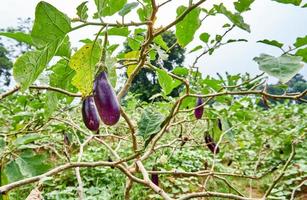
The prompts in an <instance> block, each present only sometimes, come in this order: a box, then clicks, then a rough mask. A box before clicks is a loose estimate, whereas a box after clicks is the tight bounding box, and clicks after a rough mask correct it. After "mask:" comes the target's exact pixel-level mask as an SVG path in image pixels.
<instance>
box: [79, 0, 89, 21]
mask: <svg viewBox="0 0 307 200" xmlns="http://www.w3.org/2000/svg"><path fill="white" fill-rule="evenodd" d="M87 3H88V2H87V1H84V2H82V3H81V4H80V5H79V6H78V7H77V15H78V17H79V18H80V19H81V20H84V21H86V20H87V18H88V15H87V11H88V8H87V5H86V4H87Z"/></svg>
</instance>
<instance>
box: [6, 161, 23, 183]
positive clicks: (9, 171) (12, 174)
mask: <svg viewBox="0 0 307 200" xmlns="http://www.w3.org/2000/svg"><path fill="white" fill-rule="evenodd" d="M2 173H3V176H4V177H1V180H2V182H3V183H4V184H7V183H12V182H15V181H18V180H20V179H22V178H23V175H22V173H21V172H20V169H19V166H18V165H17V163H16V162H15V161H14V160H12V161H10V162H9V163H7V164H6V165H5V166H4V168H3V172H2Z"/></svg>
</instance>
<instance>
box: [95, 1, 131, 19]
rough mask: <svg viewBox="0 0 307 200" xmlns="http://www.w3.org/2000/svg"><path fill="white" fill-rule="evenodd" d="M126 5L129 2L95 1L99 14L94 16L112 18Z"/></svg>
mask: <svg viewBox="0 0 307 200" xmlns="http://www.w3.org/2000/svg"><path fill="white" fill-rule="evenodd" d="M126 3H127V0H116V1H114V0H95V4H96V7H97V13H95V14H94V18H99V17H105V16H112V15H114V14H115V13H116V12H117V11H119V10H120V9H122V8H123V7H124V5H125V4H126Z"/></svg>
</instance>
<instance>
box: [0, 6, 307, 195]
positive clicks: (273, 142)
mask: <svg viewBox="0 0 307 200" xmlns="http://www.w3.org/2000/svg"><path fill="white" fill-rule="evenodd" d="M276 1H277V0H276ZM94 2H95V5H96V7H97V11H95V12H96V13H95V14H94V16H93V18H94V19H89V18H90V14H89V13H88V11H89V10H88V7H87V5H88V2H87V1H85V2H83V3H81V4H80V5H78V6H77V15H78V18H74V19H70V18H69V17H68V16H67V15H66V14H64V13H62V12H61V11H59V10H58V9H57V8H55V7H53V6H52V5H50V4H49V3H46V2H43V1H42V2H39V3H38V5H37V7H36V10H35V20H34V25H33V28H32V30H31V31H23V29H21V30H18V31H3V32H0V35H1V36H5V37H8V38H12V39H15V40H16V41H17V42H19V43H21V44H26V45H28V47H29V48H28V49H27V51H26V52H25V53H23V54H22V55H20V56H19V58H18V59H17V60H16V62H15V63H14V66H13V74H14V78H15V80H16V81H17V83H18V84H20V88H19V87H16V88H14V90H11V91H9V92H7V93H1V95H0V100H1V104H0V116H1V117H0V127H1V128H0V158H1V185H2V186H3V185H6V184H8V183H12V182H15V181H18V180H22V179H25V178H29V177H33V176H37V175H41V174H43V173H45V172H47V171H48V170H50V169H52V168H55V167H57V166H61V165H65V164H66V165H67V164H68V163H71V164H72V165H74V163H76V162H82V163H81V164H80V165H81V166H82V167H80V168H79V169H78V170H80V177H76V171H75V168H74V166H69V167H73V169H74V170H71V169H67V170H66V169H65V170H64V171H60V172H58V173H56V174H52V175H51V176H50V177H49V176H48V177H44V178H42V179H40V180H39V183H38V185H37V184H36V183H33V184H28V185H23V184H21V186H20V185H18V186H20V187H18V188H16V189H13V190H11V191H8V192H6V194H5V196H1V198H2V197H3V199H7V198H9V199H16V200H19V199H26V198H27V195H28V194H29V192H30V191H31V190H32V189H33V188H35V187H37V186H39V187H40V188H43V190H42V191H41V192H42V195H43V196H44V199H76V198H77V195H80V191H79V190H78V187H79V182H80V179H79V178H81V180H82V183H83V189H84V195H85V199H101V198H103V199H110V200H111V199H112V200H113V199H115V200H116V199H118V200H121V199H124V198H127V197H125V196H124V195H125V194H124V193H125V188H126V181H127V174H125V173H129V176H131V177H133V181H134V182H133V185H132V188H131V191H130V199H140V200H143V199H144V200H147V199H161V196H160V195H159V193H154V191H153V190H152V188H151V189H150V188H149V187H148V185H147V184H144V182H141V183H137V182H138V180H140V179H143V178H144V177H146V174H141V172H142V170H143V168H142V167H141V166H136V162H135V161H138V162H137V165H139V164H140V163H142V164H143V165H144V167H145V169H146V170H147V171H148V173H149V176H150V175H151V174H152V172H151V171H150V170H152V171H156V170H157V171H160V173H161V171H169V172H170V174H167V173H166V172H164V173H162V174H158V177H159V180H160V181H159V187H160V188H161V189H163V191H165V192H166V193H167V194H169V196H170V198H172V199H177V198H179V197H181V196H182V195H185V194H188V193H194V192H199V191H201V190H206V191H213V192H221V193H225V195H227V194H233V195H237V193H238V192H236V191H235V190H234V189H233V188H232V187H235V188H238V189H239V190H240V192H241V193H242V194H243V196H253V197H254V196H255V194H254V193H250V191H248V190H247V189H246V188H251V186H253V187H255V188H253V190H256V191H257V193H259V194H260V195H261V196H263V194H264V193H265V191H267V189H268V188H269V187H270V186H272V183H273V182H274V180H275V177H277V176H278V175H279V174H280V173H281V172H282V175H284V177H281V179H280V180H279V181H278V182H277V184H276V185H275V186H274V188H273V190H272V193H271V194H270V196H269V197H267V198H268V199H270V198H275V199H289V197H290V195H291V192H292V190H293V189H294V188H295V187H297V185H298V184H300V183H301V182H302V181H303V180H305V179H306V175H305V174H304V172H305V171H306V162H305V160H304V159H305V152H306V150H307V149H306V145H304V144H305V143H306V138H305V132H306V130H307V121H306V117H305V116H306V113H307V110H306V106H305V105H304V104H303V103H302V104H294V103H292V100H294V99H296V100H297V98H300V99H299V101H301V102H304V100H306V97H302V98H301V97H300V96H298V95H297V94H288V93H292V92H293V93H296V92H298V91H299V92H302V91H305V90H306V81H305V80H304V78H303V77H302V76H300V75H297V73H298V71H299V70H300V69H301V68H302V66H303V64H302V63H301V62H302V61H304V62H307V61H306V59H307V58H306V55H307V53H306V45H307V41H306V37H297V38H296V40H295V42H294V44H293V45H292V46H291V47H290V48H289V49H287V50H285V49H283V46H284V44H283V43H281V42H279V41H277V40H274V39H271V40H268V39H264V40H259V41H258V42H260V43H264V44H267V45H270V46H274V47H278V48H279V49H280V50H282V51H283V52H282V53H283V54H282V55H281V56H278V57H274V56H271V55H267V54H261V55H260V56H259V57H256V58H254V60H255V61H256V62H257V63H258V65H259V68H260V70H262V71H264V72H266V73H267V74H268V75H270V76H273V77H276V78H278V79H279V80H280V82H281V83H286V82H287V84H284V85H281V84H278V85H274V86H273V85H269V86H268V87H265V89H266V91H265V92H266V93H264V92H263V91H262V89H264V83H265V81H266V77H264V76H262V75H259V76H257V77H255V78H253V77H251V76H250V75H249V74H234V75H230V74H228V73H226V76H225V77H223V76H222V75H221V74H217V75H218V78H213V77H210V76H206V77H204V76H203V75H202V74H201V73H200V72H199V71H200V69H199V66H197V60H195V62H194V63H187V66H184V65H183V61H184V57H185V49H183V47H186V46H187V45H188V44H189V45H191V50H190V52H196V51H198V50H200V49H202V50H203V53H202V54H201V55H200V57H201V56H202V55H205V54H207V53H208V54H209V55H211V54H212V53H213V52H214V51H217V50H218V48H220V47H222V46H223V45H227V44H229V43H233V42H246V41H247V40H246V39H241V38H227V37H226V34H227V33H228V32H230V31H232V29H233V28H234V27H235V26H236V27H239V28H241V29H243V30H245V31H247V32H250V26H249V25H248V24H246V23H245V22H244V19H243V17H242V15H241V14H242V13H245V12H247V11H249V10H250V9H251V5H252V3H253V2H254V0H237V1H236V2H234V8H235V11H231V10H230V9H229V8H228V7H227V6H226V4H225V5H224V4H219V5H211V7H210V6H209V5H207V4H206V6H204V5H205V4H201V5H197V4H195V2H192V1H190V4H189V6H188V7H185V6H180V7H178V8H177V17H178V18H177V19H176V20H175V21H173V23H171V24H169V26H164V27H158V26H157V24H155V22H156V20H158V19H156V17H158V16H159V15H157V16H155V14H156V11H157V10H156V9H157V8H158V7H160V6H167V5H168V1H165V2H164V3H165V4H164V3H161V4H160V3H159V4H158V5H157V6H158V7H155V6H153V5H152V3H153V1H150V0H140V1H137V2H130V1H129V2H128V1H127V0H119V1H114V0H95V1H94ZM278 2H280V3H290V4H293V5H300V4H301V1H289V0H287V1H284V0H278ZM193 3H194V4H193ZM199 3H201V2H199ZM207 6H208V9H205V8H204V7H206V8H207ZM186 12H187V13H186ZM129 13H131V16H135V15H136V14H138V17H139V19H140V21H141V22H145V21H146V23H141V22H140V21H134V20H132V21H131V22H126V20H125V17H126V15H128V14H129ZM185 14H186V15H185ZM216 14H221V15H224V16H226V18H227V19H228V20H229V21H230V22H231V23H232V24H229V23H227V22H225V23H223V24H224V25H223V26H222V27H221V28H222V29H223V30H224V31H225V32H224V33H211V32H210V30H205V31H206V32H203V31H202V32H201V33H200V35H199V39H200V40H201V41H202V42H201V44H196V45H194V46H192V44H193V43H192V41H193V39H194V36H195V34H196V32H197V30H198V29H200V27H202V26H203V24H202V23H205V22H204V19H205V18H207V17H214V16H215V15H216ZM182 15H185V16H184V17H182ZM107 16H114V17H115V18H116V17H117V18H118V17H119V19H116V22H115V23H114V22H109V21H108V20H109V19H108V18H106V17H107ZM150 17H152V18H150ZM181 17H182V18H181ZM87 20H89V22H87ZM92 20H93V21H92ZM75 22H78V24H77V25H75V24H73V23H75ZM106 24H108V26H105V25H106ZM91 25H96V26H100V27H101V29H100V31H99V32H94V33H93V35H92V36H89V38H86V39H82V40H80V41H81V42H82V43H84V45H83V46H82V47H79V49H78V48H73V45H75V44H71V43H70V39H69V37H68V34H69V33H70V32H72V31H75V30H77V29H81V28H83V27H85V26H91ZM104 26H105V27H104ZM174 27H175V28H176V29H175V31H176V32H175V34H173V33H172V32H171V31H164V30H166V29H167V30H172V28H174ZM205 27H206V26H205ZM106 32H107V34H108V36H110V37H111V38H112V37H118V36H119V37H121V39H122V38H124V39H125V40H126V42H125V43H124V44H123V45H121V44H119V42H118V41H117V42H115V43H112V42H113V40H112V39H110V40H109V41H104V44H105V45H104V48H105V49H103V50H104V51H102V47H101V46H100V43H101V39H102V38H103V37H104V36H105V35H106ZM207 32H209V33H210V34H211V35H210V34H209V33H207ZM197 34H198V33H197ZM90 37H93V38H90ZM94 38H95V39H94ZM226 38H227V39H226ZM115 41H116V40H115ZM29 45H30V46H29ZM122 47H124V50H123V51H121V52H120V50H121V49H122ZM294 51H296V52H294ZM72 52H74V53H73V55H72V56H71V53H72ZM200 57H199V58H200ZM8 58H9V56H8V52H7V51H6V50H5V48H2V45H1V46H0V64H1V67H0V70H2V71H0V73H2V74H3V73H7V72H8V71H9V70H10V68H11V65H10V62H9V59H8ZM197 59H198V57H197ZM49 63H53V64H52V66H50V64H49ZM137 66H138V68H137V69H138V70H139V71H138V70H135V69H136V67H137ZM102 68H106V69H107V72H108V79H109V80H110V82H111V84H112V86H113V87H114V88H116V90H117V89H118V90H120V92H119V95H118V100H119V102H120V104H121V109H122V110H121V114H122V117H121V119H120V120H119V122H118V123H117V124H116V125H114V126H101V128H100V129H99V131H97V132H96V133H93V132H91V131H89V130H87V129H86V127H85V125H84V123H83V121H82V114H81V106H82V105H81V102H82V97H85V96H88V95H90V94H92V90H93V82H94V78H95V75H97V73H98V72H99V71H100V70H102ZM3 69H4V70H3ZM132 72H138V74H136V76H135V78H133V76H132ZM121 74H124V75H122V76H120V75H121ZM134 75H135V74H134ZM131 78H133V80H131ZM182 79H184V81H182ZM183 82H184V83H185V84H183ZM117 83H118V84H117ZM33 84H34V85H35V86H33ZM41 84H44V86H42V85H41ZM31 85H32V86H31ZM45 85H46V86H45ZM187 85H188V86H187ZM29 86H31V88H30V90H27V89H28V88H29ZM19 89H20V90H21V93H18V91H17V90H19ZM285 91H287V93H285ZM117 92H118V91H116V93H117ZM275 92H276V93H278V94H279V95H280V96H272V95H271V94H275ZM71 93H73V95H71ZM80 93H81V95H82V97H81V96H80V95H79V94H80ZM2 94H3V95H2ZM196 94H197V95H196ZM199 95H202V97H203V100H204V102H205V105H204V114H203V117H202V118H201V119H198V120H196V119H195V116H194V115H193V111H194V109H195V101H196V98H197V97H199ZM257 95H259V96H257ZM293 95H295V96H293ZM74 97H78V98H74ZM79 97H81V99H80V98H79ZM277 97H279V98H281V99H282V100H281V101H280V102H278V101H274V104H273V103H272V98H274V99H275V98H277ZM286 97H287V98H288V99H291V101H289V100H285V98H286ZM261 102H262V104H261ZM259 105H262V106H259ZM218 122H221V125H222V128H220V127H219V124H218ZM157 133H159V135H157ZM207 134H210V136H211V137H212V138H213V139H214V141H215V143H216V145H218V147H219V149H220V152H219V153H217V154H213V153H212V152H211V150H210V149H209V148H208V146H207V144H205V139H204V136H205V135H207ZM155 136H156V138H155ZM67 138H68V139H67ZM153 139H154V140H153ZM67 140H69V142H67ZM153 141H154V142H153ZM149 144H150V145H149ZM291 144H294V147H295V149H296V154H295V157H294V158H293V160H292V161H291V162H290V163H289V166H287V167H288V168H287V169H286V167H285V166H284V164H285V163H286V161H287V159H288V158H289V155H290V154H291V146H292V145H291ZM147 146H149V147H147ZM137 153H139V154H140V155H137ZM81 155H82V156H81ZM127 158H129V159H127ZM101 161H103V162H101ZM107 161H108V162H112V161H114V162H116V164H115V166H96V165H98V164H99V165H100V164H101V163H102V164H104V163H105V162H107ZM117 161H119V162H117ZM109 164H110V163H109ZM58 169H59V168H58ZM60 169H63V168H60ZM282 169H284V170H285V171H281V170H282ZM209 170H210V171H209ZM53 172H54V171H53ZM123 172H124V173H123ZM181 173H183V174H181ZM196 173H197V174H196ZM207 173H210V174H209V175H208V174H207ZM249 176H256V177H259V178H258V179H257V180H254V178H253V179H251V178H249ZM77 179H78V180H77ZM135 180H137V181H135ZM144 181H146V182H147V181H148V180H144ZM0 187H1V186H0ZM2 188H3V187H2ZM4 188H5V186H4ZM159 191H160V189H159ZM208 194H209V193H208ZM209 198H211V197H209ZM240 198H241V197H240ZM214 199H215V198H214Z"/></svg>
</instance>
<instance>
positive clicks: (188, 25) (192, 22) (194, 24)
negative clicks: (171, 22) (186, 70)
mask: <svg viewBox="0 0 307 200" xmlns="http://www.w3.org/2000/svg"><path fill="white" fill-rule="evenodd" d="M186 9H187V7H185V6H180V7H178V8H177V16H180V15H181V14H182V13H183V12H184V11H185V10H186ZM199 13H200V8H195V9H193V10H192V11H191V12H190V13H189V14H187V15H186V16H185V18H184V19H183V20H182V21H180V22H179V23H177V24H176V38H177V41H178V44H180V45H181V46H183V47H184V46H186V45H187V44H189V43H190V42H191V41H192V40H193V38H194V34H195V32H196V30H197V29H198V28H199V27H200V24H201V23H200V20H199Z"/></svg>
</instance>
